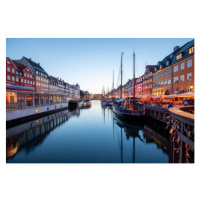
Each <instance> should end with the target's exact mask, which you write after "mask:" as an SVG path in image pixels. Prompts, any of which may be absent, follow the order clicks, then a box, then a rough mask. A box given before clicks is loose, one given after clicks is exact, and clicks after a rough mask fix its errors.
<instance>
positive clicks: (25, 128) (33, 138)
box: [6, 110, 77, 158]
mask: <svg viewBox="0 0 200 200" xmlns="http://www.w3.org/2000/svg"><path fill="white" fill-rule="evenodd" d="M75 114H77V113H75ZM67 120H68V110H64V111H61V112H57V113H56V114H52V115H48V116H46V117H42V118H39V119H37V120H34V121H31V122H27V123H24V124H21V125H19V126H15V127H13V128H10V129H7V130H6V136H7V145H6V146H7V147H6V148H7V151H6V157H7V158H9V157H11V156H14V155H15V154H16V153H17V152H18V151H20V149H21V148H23V147H26V148H29V147H31V146H33V145H34V146H36V145H37V144H39V143H41V142H42V140H43V139H44V138H45V137H46V136H47V134H49V132H50V131H52V130H53V129H55V128H56V127H57V126H59V125H61V124H62V123H64V122H65V121H67Z"/></svg>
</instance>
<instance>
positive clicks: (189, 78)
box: [187, 73, 192, 81]
mask: <svg viewBox="0 0 200 200" xmlns="http://www.w3.org/2000/svg"><path fill="white" fill-rule="evenodd" d="M191 80H192V73H188V74H187V81H191Z"/></svg>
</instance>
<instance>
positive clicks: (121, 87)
mask: <svg viewBox="0 0 200 200" xmlns="http://www.w3.org/2000/svg"><path fill="white" fill-rule="evenodd" d="M122 57H123V52H122V54H121V94H120V98H122Z"/></svg>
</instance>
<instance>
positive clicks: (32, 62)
mask: <svg viewBox="0 0 200 200" xmlns="http://www.w3.org/2000/svg"><path fill="white" fill-rule="evenodd" d="M24 58H25V59H26V60H27V61H28V62H29V63H30V64H31V65H32V66H33V67H34V68H35V69H37V70H39V71H41V72H43V73H46V74H47V72H46V71H45V70H44V69H43V68H42V67H41V66H40V65H39V63H36V62H34V61H32V60H31V59H28V58H26V57H25V56H24ZM47 75H48V74H47Z"/></svg>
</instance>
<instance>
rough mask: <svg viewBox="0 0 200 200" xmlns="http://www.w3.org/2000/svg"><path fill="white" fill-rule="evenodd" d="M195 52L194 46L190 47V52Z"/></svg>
mask: <svg viewBox="0 0 200 200" xmlns="http://www.w3.org/2000/svg"><path fill="white" fill-rule="evenodd" d="M193 52H194V46H193V47H190V48H189V54H191V53H193Z"/></svg>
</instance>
